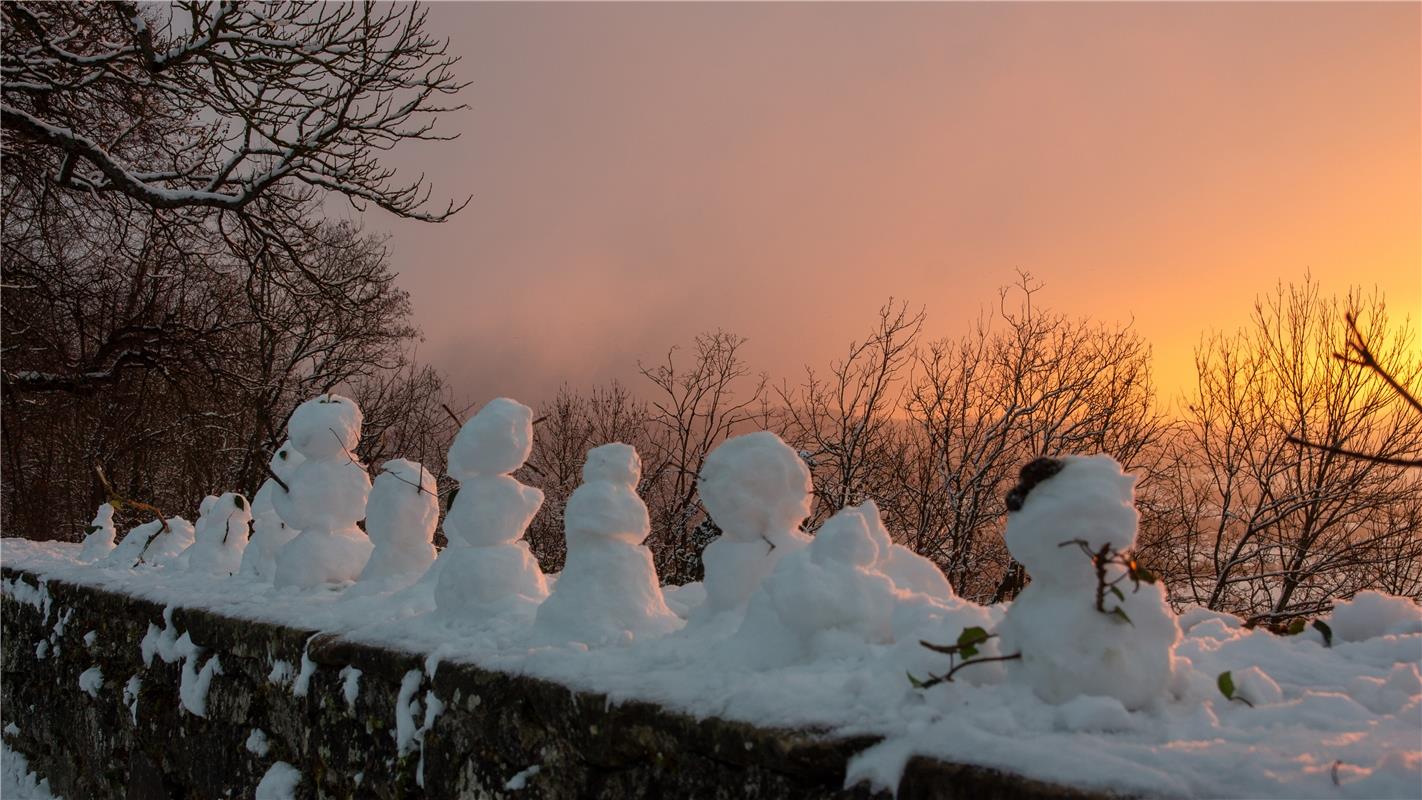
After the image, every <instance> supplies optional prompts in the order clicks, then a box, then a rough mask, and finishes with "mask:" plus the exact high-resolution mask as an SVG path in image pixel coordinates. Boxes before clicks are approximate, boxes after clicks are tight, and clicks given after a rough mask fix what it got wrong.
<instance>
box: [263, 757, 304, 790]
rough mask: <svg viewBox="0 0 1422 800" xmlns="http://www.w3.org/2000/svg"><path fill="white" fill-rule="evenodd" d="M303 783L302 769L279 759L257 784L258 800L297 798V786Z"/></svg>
mask: <svg viewBox="0 0 1422 800" xmlns="http://www.w3.org/2000/svg"><path fill="white" fill-rule="evenodd" d="M300 783H301V770H298V769H297V768H296V767H293V766H292V765H290V764H288V763H286V762H285V761H278V762H276V763H275V764H272V765H271V767H270V768H269V769H268V770H267V771H266V774H264V775H262V780H261V782H259V783H258V784H257V791H256V798H257V800H295V798H296V787H297V785H299V784H300Z"/></svg>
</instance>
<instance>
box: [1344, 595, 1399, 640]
mask: <svg viewBox="0 0 1422 800" xmlns="http://www.w3.org/2000/svg"><path fill="white" fill-rule="evenodd" d="M1328 626H1329V627H1330V628H1332V629H1333V639H1334V641H1342V642H1361V641H1363V640H1365V639H1374V638H1377V637H1379V636H1386V635H1389V634H1400V633H1422V606H1418V605H1417V603H1416V601H1414V600H1412V599H1410V598H1407V597H1394V596H1393V595H1389V594H1383V593H1382V592H1374V591H1364V592H1358V593H1357V594H1356V595H1354V596H1353V599H1352V600H1340V601H1339V602H1338V603H1336V604H1335V605H1334V606H1333V614H1332V615H1331V616H1330V617H1329V618H1328Z"/></svg>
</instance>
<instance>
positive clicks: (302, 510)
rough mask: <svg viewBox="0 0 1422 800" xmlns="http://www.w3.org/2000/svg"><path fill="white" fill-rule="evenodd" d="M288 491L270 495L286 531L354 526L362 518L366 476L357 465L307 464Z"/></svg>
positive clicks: (344, 461) (367, 486)
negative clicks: (286, 527)
mask: <svg viewBox="0 0 1422 800" xmlns="http://www.w3.org/2000/svg"><path fill="white" fill-rule="evenodd" d="M288 485H289V486H290V489H291V490H290V491H287V492H273V493H272V495H271V498H272V505H273V506H274V507H275V508H276V512H277V514H278V515H280V516H281V519H282V521H283V522H285V523H286V524H287V526H288V527H292V528H295V529H297V530H299V531H305V530H326V529H332V528H345V527H349V526H354V525H355V524H356V522H358V521H360V520H362V519H364V518H365V505H366V499H367V497H369V495H370V476H369V475H367V474H366V473H365V470H364V469H363V468H362V467H361V466H360V465H359V464H357V463H355V462H353V461H350V460H347V459H346V458H345V457H342V458H341V459H339V460H334V459H333V460H308V461H306V462H305V463H304V464H302V465H301V466H300V467H297V469H296V475H295V476H294V477H293V478H292V480H291V481H290V482H289V484H288Z"/></svg>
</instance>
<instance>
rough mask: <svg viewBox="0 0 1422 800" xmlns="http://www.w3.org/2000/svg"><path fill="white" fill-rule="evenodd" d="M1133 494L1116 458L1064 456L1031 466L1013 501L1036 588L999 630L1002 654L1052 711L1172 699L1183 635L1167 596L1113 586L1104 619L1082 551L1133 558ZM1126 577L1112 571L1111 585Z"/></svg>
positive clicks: (1018, 537) (1010, 521) (1017, 533)
mask: <svg viewBox="0 0 1422 800" xmlns="http://www.w3.org/2000/svg"><path fill="white" fill-rule="evenodd" d="M1134 486H1135V478H1134V477H1133V476H1130V475H1126V474H1124V473H1122V471H1121V467H1120V465H1119V464H1117V463H1116V461H1115V460H1114V459H1112V458H1111V457H1110V456H1104V455H1103V456H1089V457H1082V456H1067V457H1065V458H1060V459H1053V458H1039V459H1037V460H1035V461H1032V462H1031V463H1029V464H1027V465H1026V466H1025V467H1023V468H1022V472H1021V481H1020V482H1019V483H1018V485H1017V486H1016V487H1015V488H1014V489H1013V490H1012V491H1011V492H1010V493H1009V495H1008V509H1009V512H1010V513H1009V514H1008V518H1007V531H1006V533H1005V534H1004V538H1005V539H1006V542H1007V549H1008V550H1009V551H1010V552H1011V553H1012V556H1013V558H1016V559H1017V560H1018V561H1019V562H1021V563H1022V565H1023V566H1024V567H1026V569H1027V573H1028V574H1029V575H1030V576H1031V578H1032V582H1031V583H1030V584H1028V586H1027V588H1025V589H1023V590H1022V593H1021V594H1020V595H1018V597H1017V599H1016V600H1014V601H1013V602H1012V604H1011V606H1010V607H1009V608H1008V610H1007V614H1006V616H1005V617H1004V618H1003V620H1002V623H1001V625H999V627H998V633H999V634H1000V635H1001V650H1002V652H1003V653H1021V655H1022V658H1021V661H1019V662H1015V663H1014V665H1013V666H1011V667H1009V669H1010V674H1016V675H1020V676H1022V677H1023V678H1025V679H1026V681H1027V682H1028V683H1029V684H1030V685H1031V686H1032V689H1033V690H1034V691H1035V692H1036V694H1037V695H1038V696H1039V697H1041V698H1042V699H1043V700H1046V701H1047V702H1050V703H1064V702H1066V701H1068V700H1071V699H1073V698H1075V697H1078V696H1081V695H1095V696H1102V697H1113V698H1115V699H1116V700H1118V701H1120V703H1121V705H1123V706H1124V707H1125V708H1127V709H1132V710H1134V709H1140V708H1144V707H1146V706H1150V705H1152V704H1153V703H1154V702H1156V701H1157V699H1159V698H1161V697H1162V695H1163V694H1164V693H1165V691H1166V688H1167V684H1168V683H1169V681H1170V675H1171V661H1172V657H1171V654H1172V651H1173V650H1174V646H1175V642H1176V641H1177V640H1178V639H1179V637H1180V631H1179V628H1178V626H1177V625H1176V621H1175V615H1174V614H1173V613H1172V612H1171V610H1170V607H1169V605H1167V604H1166V600H1165V589H1164V587H1163V586H1161V585H1160V584H1159V583H1146V582H1141V583H1139V584H1136V583H1134V582H1132V581H1131V580H1129V579H1128V578H1127V579H1125V580H1123V581H1122V582H1120V583H1118V584H1116V586H1117V588H1118V589H1119V591H1120V595H1119V596H1118V595H1117V594H1116V593H1113V592H1109V591H1108V592H1107V593H1106V595H1105V600H1104V603H1103V604H1102V605H1103V606H1104V611H1103V609H1098V607H1097V606H1098V601H1097V593H1098V585H1099V584H1098V580H1097V577H1096V569H1095V566H1094V565H1093V559H1092V557H1091V556H1090V555H1088V554H1087V553H1086V552H1083V546H1082V545H1081V544H1078V542H1080V543H1084V549H1086V550H1090V551H1091V552H1093V553H1095V552H1099V551H1100V550H1101V549H1102V548H1103V546H1107V547H1108V550H1107V552H1108V553H1123V552H1126V551H1128V550H1129V549H1130V548H1131V546H1132V545H1133V544H1134V543H1135V540H1136V525H1137V522H1138V519H1139V515H1138V514H1137V512H1136V509H1135V503H1134V499H1133V496H1132V495H1133V489H1134ZM1124 573H1125V567H1123V566H1121V565H1119V564H1115V563H1110V564H1107V565H1106V580H1108V581H1112V580H1115V579H1117V578H1120V577H1122V576H1123V574H1124ZM1116 609H1119V610H1120V613H1113V612H1114V611H1115V610H1116ZM1128 619H1129V621H1127V620H1128Z"/></svg>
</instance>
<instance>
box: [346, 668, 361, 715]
mask: <svg viewBox="0 0 1422 800" xmlns="http://www.w3.org/2000/svg"><path fill="white" fill-rule="evenodd" d="M360 676H361V671H360V670H358V669H356V668H355V667H351V666H347V667H344V668H343V669H341V694H342V695H344V696H345V698H346V707H347V708H349V709H350V710H351V711H355V704H356V698H358V697H360Z"/></svg>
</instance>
